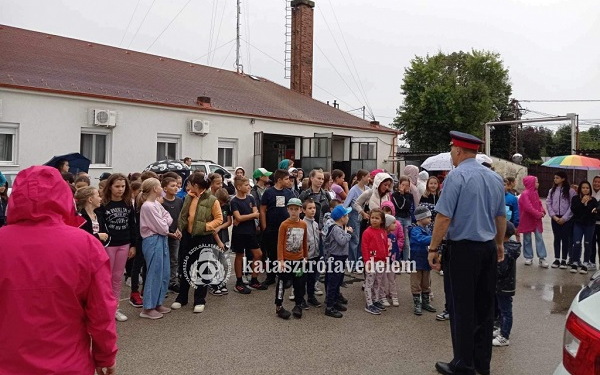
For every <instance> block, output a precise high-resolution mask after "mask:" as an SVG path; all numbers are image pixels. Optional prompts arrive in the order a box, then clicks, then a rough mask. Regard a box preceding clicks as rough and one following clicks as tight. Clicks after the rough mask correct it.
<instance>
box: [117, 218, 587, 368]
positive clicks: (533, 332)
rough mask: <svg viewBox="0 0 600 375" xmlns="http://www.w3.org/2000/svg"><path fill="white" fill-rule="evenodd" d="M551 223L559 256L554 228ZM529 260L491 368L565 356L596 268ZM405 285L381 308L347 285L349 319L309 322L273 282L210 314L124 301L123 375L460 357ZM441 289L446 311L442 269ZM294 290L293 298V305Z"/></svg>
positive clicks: (423, 363)
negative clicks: (371, 307)
mask: <svg viewBox="0 0 600 375" xmlns="http://www.w3.org/2000/svg"><path fill="white" fill-rule="evenodd" d="M544 224H545V228H544V230H545V232H544V239H545V244H546V249H547V250H548V253H549V256H548V261H549V262H551V261H553V260H554V258H553V256H552V254H553V250H552V232H551V229H550V222H549V221H548V220H546V221H545V223H544ZM523 262H524V260H523V257H522V256H521V258H520V259H519V261H518V269H517V279H518V285H517V292H516V296H515V297H514V305H513V316H514V323H513V330H512V334H511V336H510V343H511V344H510V346H508V347H503V348H494V351H493V359H492V374H527V375H537V374H539V375H542V374H551V373H552V372H553V371H554V369H555V368H556V366H557V365H558V364H559V362H560V361H561V358H562V350H561V348H562V336H563V329H564V323H565V318H566V312H567V311H568V309H569V306H570V304H571V301H572V300H573V297H574V296H575V295H576V294H577V292H578V291H579V290H580V289H581V287H582V286H583V285H585V284H586V283H587V281H588V280H589V278H590V276H591V274H588V275H587V276H586V275H579V274H571V273H569V272H568V270H560V269H542V268H541V267H539V266H538V265H537V257H536V259H535V262H534V265H533V266H525V265H524V264H523ZM233 280H234V278H231V280H230V285H231V286H233V284H232V282H233ZM396 283H397V285H398V292H399V296H400V307H389V308H388V311H386V312H383V313H382V315H381V316H374V315H370V314H368V313H366V312H365V311H364V310H363V308H364V297H363V293H362V291H361V284H360V283H352V284H349V285H348V287H347V288H342V292H343V294H344V296H346V297H347V298H348V299H349V300H350V303H349V305H348V307H349V309H348V311H347V312H345V313H344V317H343V318H342V319H334V318H329V317H326V316H325V315H324V314H323V311H324V308H320V309H315V308H311V309H310V310H308V311H305V312H304V316H303V317H302V319H300V320H298V319H294V318H291V319H290V320H289V321H283V320H281V319H279V318H277V317H276V316H275V307H274V302H273V301H274V293H275V292H274V290H273V289H272V288H271V289H270V290H267V291H253V292H252V294H250V295H240V294H237V293H234V292H232V291H231V290H232V289H233V288H232V287H230V288H229V289H230V291H231V292H230V293H229V295H227V296H221V297H216V296H212V295H209V296H208V297H207V304H206V310H205V311H204V312H203V313H201V314H193V313H192V307H191V306H186V307H184V308H183V309H182V310H179V311H174V312H172V313H170V314H168V315H166V316H165V317H164V318H163V319H160V320H157V321H149V320H146V319H141V318H139V317H138V314H139V312H140V309H134V308H133V307H132V306H130V305H129V304H128V303H127V302H126V301H123V302H121V309H122V311H123V312H124V313H125V314H126V315H127V316H129V320H128V321H127V322H124V323H117V327H118V333H119V355H118V359H117V361H118V362H117V363H118V370H119V374H148V375H150V374H265V375H266V374H348V373H351V374H372V373H378V374H436V371H435V369H434V363H435V362H436V361H439V360H443V361H449V360H450V359H451V358H452V345H451V341H450V328H449V324H448V322H438V321H436V320H435V314H434V313H428V312H424V313H423V315H422V316H420V317H419V316H415V315H414V314H413V313H412V301H411V294H410V282H409V277H408V275H400V276H397V278H396ZM432 289H433V292H434V300H433V304H434V306H435V307H437V308H438V311H440V310H441V309H442V308H443V296H444V294H443V277H442V276H439V275H438V274H436V273H433V274H432ZM128 291H129V289H128V288H124V293H125V292H128ZM287 292H289V291H286V300H285V302H284V306H285V307H286V308H288V309H291V307H292V302H291V301H289V300H288V299H287ZM123 297H125V294H124V295H123ZM173 299H174V296H173V295H172V294H171V295H170V296H169V297H168V298H167V301H166V304H168V305H170V303H171V302H173ZM320 299H321V300H322V297H321V298H320Z"/></svg>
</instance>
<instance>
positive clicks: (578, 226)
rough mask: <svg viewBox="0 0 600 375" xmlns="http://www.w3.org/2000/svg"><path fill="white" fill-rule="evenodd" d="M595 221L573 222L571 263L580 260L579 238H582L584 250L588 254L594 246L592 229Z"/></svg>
mask: <svg viewBox="0 0 600 375" xmlns="http://www.w3.org/2000/svg"><path fill="white" fill-rule="evenodd" d="M595 230H596V223H591V224H582V223H573V248H572V249H571V254H570V256H569V258H571V263H572V264H579V263H580V261H581V240H582V239H584V242H583V243H584V245H585V252H586V254H589V253H590V252H592V251H593V248H594V231H595Z"/></svg>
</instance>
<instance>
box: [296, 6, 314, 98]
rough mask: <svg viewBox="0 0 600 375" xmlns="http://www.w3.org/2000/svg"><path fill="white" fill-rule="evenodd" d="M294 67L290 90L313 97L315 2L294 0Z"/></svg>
mask: <svg viewBox="0 0 600 375" xmlns="http://www.w3.org/2000/svg"><path fill="white" fill-rule="evenodd" d="M291 6H292V66H291V80H290V88H291V89H292V90H294V91H297V92H299V93H300V94H304V95H308V96H310V97H312V78H313V13H314V9H313V8H314V7H315V2H314V1H311V0H292V2H291Z"/></svg>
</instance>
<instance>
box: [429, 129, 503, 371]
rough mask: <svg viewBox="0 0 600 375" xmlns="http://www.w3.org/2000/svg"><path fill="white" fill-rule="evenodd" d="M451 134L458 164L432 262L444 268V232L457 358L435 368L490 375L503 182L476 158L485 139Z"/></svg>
mask: <svg viewBox="0 0 600 375" xmlns="http://www.w3.org/2000/svg"><path fill="white" fill-rule="evenodd" d="M450 137H451V139H452V142H451V143H450V147H451V150H450V155H451V157H452V163H453V164H454V166H455V167H456V168H455V169H454V170H452V171H451V172H450V173H449V174H448V176H447V177H446V179H445V180H444V192H443V193H442V195H441V196H440V200H439V201H438V204H437V205H436V210H437V212H438V215H437V217H436V220H435V227H434V229H433V236H432V239H431V245H430V247H429V263H430V265H431V267H432V268H434V269H437V270H439V269H440V263H439V258H438V253H437V249H438V247H439V245H440V244H441V242H442V239H443V238H444V236H446V240H447V248H446V250H445V252H444V254H443V256H442V265H443V271H444V288H445V292H446V299H447V302H448V312H449V314H450V324H451V334H452V349H453V351H454V358H453V359H452V361H451V362H449V363H446V362H437V363H436V364H435V367H436V369H437V371H438V372H439V373H441V374H447V375H450V374H461V375H462V374H468V375H475V371H477V372H478V373H479V374H489V373H490V361H491V359H492V339H493V338H492V331H493V327H494V321H493V319H494V291H495V287H496V265H497V262H498V261H501V260H502V259H504V246H503V243H502V241H503V238H504V231H505V230H506V217H505V216H506V211H505V207H504V186H503V182H502V178H500V176H499V175H498V174H496V173H495V172H494V171H492V170H490V169H488V168H486V167H484V166H482V165H481V164H479V163H478V162H477V161H476V160H475V156H476V155H477V150H478V149H479V146H480V145H481V144H482V143H483V141H482V140H481V139H479V138H477V137H474V136H472V135H470V134H466V133H461V132H457V131H452V132H450Z"/></svg>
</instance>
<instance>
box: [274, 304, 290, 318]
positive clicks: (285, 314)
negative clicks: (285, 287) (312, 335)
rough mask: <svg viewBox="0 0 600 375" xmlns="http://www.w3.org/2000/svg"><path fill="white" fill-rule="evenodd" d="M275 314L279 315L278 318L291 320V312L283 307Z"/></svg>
mask: <svg viewBox="0 0 600 375" xmlns="http://www.w3.org/2000/svg"><path fill="white" fill-rule="evenodd" d="M275 314H277V316H278V317H280V318H281V319H289V318H290V316H291V315H292V314H291V313H290V312H289V311H287V310H286V309H284V308H283V306H281V307H279V308H278V309H277V310H275Z"/></svg>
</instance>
